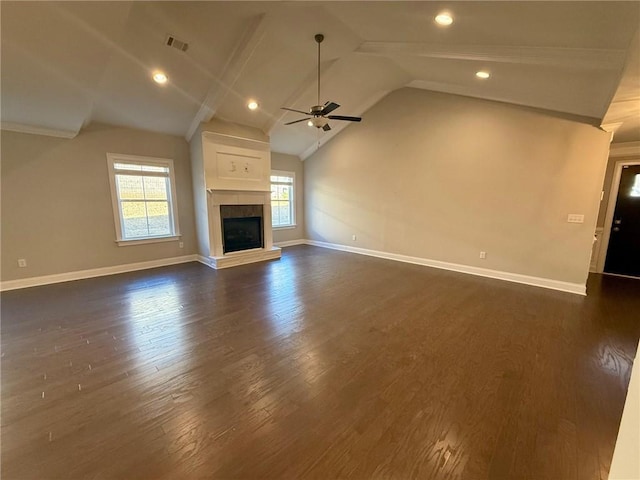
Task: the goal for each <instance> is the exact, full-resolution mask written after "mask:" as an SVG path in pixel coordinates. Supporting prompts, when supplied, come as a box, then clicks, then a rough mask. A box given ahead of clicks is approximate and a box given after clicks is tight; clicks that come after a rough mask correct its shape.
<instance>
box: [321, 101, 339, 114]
mask: <svg viewBox="0 0 640 480" xmlns="http://www.w3.org/2000/svg"><path fill="white" fill-rule="evenodd" d="M339 106H340V105H339V104H337V103H335V102H327V103H325V104H324V107H323V108H322V111H321V112H320V115H326V114H327V113H331V112H333V111H334V110H335V109H336V108H338V107H339Z"/></svg>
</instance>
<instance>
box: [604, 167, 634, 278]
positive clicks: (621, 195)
mask: <svg viewBox="0 0 640 480" xmlns="http://www.w3.org/2000/svg"><path fill="white" fill-rule="evenodd" d="M604 271H605V272H607V273H618V274H620V275H631V276H634V277H640V165H625V166H623V167H622V175H621V176H620V188H619V189H618V198H617V200H616V208H615V211H614V214H613V223H612V225H611V236H610V237H609V248H608V249H607V260H606V262H605V264H604Z"/></svg>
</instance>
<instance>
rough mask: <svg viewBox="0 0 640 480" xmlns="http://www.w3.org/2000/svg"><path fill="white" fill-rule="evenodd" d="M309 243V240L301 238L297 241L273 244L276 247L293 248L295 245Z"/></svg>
mask: <svg viewBox="0 0 640 480" xmlns="http://www.w3.org/2000/svg"><path fill="white" fill-rule="evenodd" d="M307 243H308V240H305V239H304V238H299V239H297V240H286V241H284V242H274V243H273V244H274V245H275V246H276V247H280V248H282V247H293V246H294V245H306V244H307Z"/></svg>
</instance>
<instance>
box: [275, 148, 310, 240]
mask: <svg viewBox="0 0 640 480" xmlns="http://www.w3.org/2000/svg"><path fill="white" fill-rule="evenodd" d="M271 169H272V170H285V171H288V172H293V173H295V176H296V181H295V185H294V186H293V188H294V191H295V195H296V202H295V205H294V208H295V216H296V227H295V228H280V229H274V230H273V241H274V243H277V242H288V241H292V240H302V239H303V238H305V236H304V232H305V230H304V163H303V162H302V161H301V160H300V159H299V158H298V157H296V156H295V155H287V154H286V153H276V152H271Z"/></svg>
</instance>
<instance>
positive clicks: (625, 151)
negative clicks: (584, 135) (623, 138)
mask: <svg viewBox="0 0 640 480" xmlns="http://www.w3.org/2000/svg"><path fill="white" fill-rule="evenodd" d="M633 155H640V142H626V143H612V144H611V148H610V149H609V157H628V156H633Z"/></svg>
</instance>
